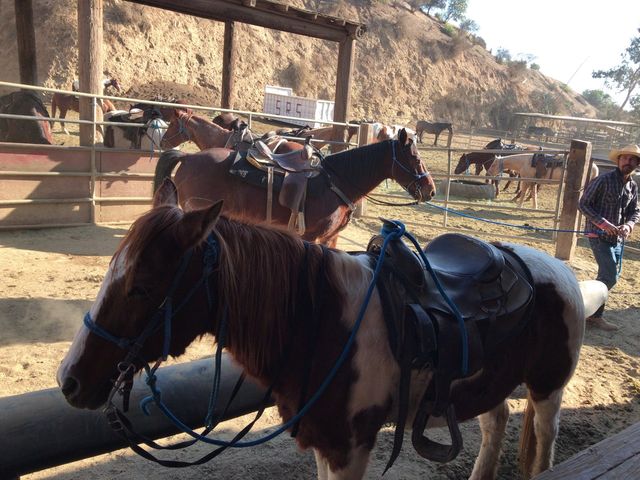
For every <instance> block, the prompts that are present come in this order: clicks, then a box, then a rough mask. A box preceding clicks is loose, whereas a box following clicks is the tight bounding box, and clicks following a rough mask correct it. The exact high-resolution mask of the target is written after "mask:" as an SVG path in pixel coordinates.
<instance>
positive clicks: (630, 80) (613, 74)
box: [591, 29, 640, 117]
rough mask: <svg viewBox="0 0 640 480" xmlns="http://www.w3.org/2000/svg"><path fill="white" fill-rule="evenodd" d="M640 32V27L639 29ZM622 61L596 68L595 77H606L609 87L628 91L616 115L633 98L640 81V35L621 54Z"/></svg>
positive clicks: (593, 73)
mask: <svg viewBox="0 0 640 480" xmlns="http://www.w3.org/2000/svg"><path fill="white" fill-rule="evenodd" d="M638 32H640V29H638ZM621 57H622V62H621V63H620V65H618V66H617V67H613V68H610V69H609V70H595V71H594V72H592V74H591V76H592V77H593V78H602V79H604V81H605V82H604V84H605V85H606V86H607V87H609V88H617V89H620V91H621V92H625V91H626V92H627V94H626V97H625V99H624V100H623V101H622V104H621V105H620V107H619V108H618V112H617V113H616V115H615V116H616V117H618V116H619V115H620V113H621V112H622V109H623V108H624V106H625V105H626V104H627V103H628V102H629V100H631V99H632V95H633V93H634V91H635V90H636V88H637V87H638V84H639V82H640V36H637V37H635V38H632V39H631V44H630V45H629V47H627V49H626V50H625V51H624V52H623V53H622V54H621Z"/></svg>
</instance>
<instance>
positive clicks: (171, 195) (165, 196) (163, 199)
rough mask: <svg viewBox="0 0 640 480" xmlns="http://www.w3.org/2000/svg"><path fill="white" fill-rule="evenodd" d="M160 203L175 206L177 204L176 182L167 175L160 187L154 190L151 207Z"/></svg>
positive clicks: (158, 205) (160, 204)
mask: <svg viewBox="0 0 640 480" xmlns="http://www.w3.org/2000/svg"><path fill="white" fill-rule="evenodd" d="M162 205H170V206H174V207H175V206H177V205H178V189H177V188H176V184H175V183H173V180H171V179H170V178H169V177H167V178H165V179H164V182H162V185H160V188H158V190H156V193H155V195H154V196H153V208H156V207H160V206H162Z"/></svg>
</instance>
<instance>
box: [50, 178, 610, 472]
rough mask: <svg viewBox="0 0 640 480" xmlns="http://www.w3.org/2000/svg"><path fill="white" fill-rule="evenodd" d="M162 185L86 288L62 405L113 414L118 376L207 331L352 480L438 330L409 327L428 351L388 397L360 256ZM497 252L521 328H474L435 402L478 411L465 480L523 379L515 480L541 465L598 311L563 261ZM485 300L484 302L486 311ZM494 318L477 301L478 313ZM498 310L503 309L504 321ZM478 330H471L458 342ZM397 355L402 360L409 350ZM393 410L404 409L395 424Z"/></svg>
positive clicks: (385, 303)
mask: <svg viewBox="0 0 640 480" xmlns="http://www.w3.org/2000/svg"><path fill="white" fill-rule="evenodd" d="M177 193H178V192H177V191H176V188H175V186H174V185H173V184H172V183H171V182H170V181H169V180H167V181H165V182H164V183H163V185H162V187H161V188H160V189H159V190H158V192H157V193H156V195H155V197H154V201H153V209H152V210H151V211H149V212H148V213H147V214H145V215H143V216H141V217H140V218H139V219H138V220H136V222H135V223H134V224H133V225H132V227H131V229H130V230H129V232H128V234H127V235H126V237H125V238H124V239H123V241H122V243H121V244H120V246H119V247H118V249H117V251H116V252H115V254H114V256H113V258H112V260H111V262H110V263H109V270H108V272H107V273H106V275H105V278H104V281H103V283H102V287H101V289H100V293H99V296H98V298H97V299H96V301H95V302H94V303H93V305H92V307H91V310H90V311H89V312H88V313H87V314H86V315H85V317H84V325H82V326H81V328H80V330H79V331H78V333H77V334H76V336H75V339H74V341H73V344H72V345H71V347H70V349H69V352H68V353H67V354H66V356H65V358H64V360H63V361H62V363H61V365H60V367H59V369H58V372H57V381H58V385H59V386H60V387H61V390H62V393H63V394H64V396H65V398H66V399H67V401H68V402H69V403H70V404H71V405H72V406H74V407H76V408H89V409H97V408H100V407H101V406H102V405H104V404H106V406H107V408H108V410H105V411H109V412H111V414H115V413H116V412H117V410H116V409H118V408H119V406H120V403H121V402H120V400H119V399H117V400H116V398H114V399H113V400H112V397H111V396H110V392H113V393H111V395H115V392H116V391H118V390H119V389H125V388H126V385H127V381H128V380H127V378H131V376H132V375H134V374H135V373H136V372H137V371H139V370H141V368H142V367H143V366H145V368H146V369H149V368H151V367H150V366H147V365H153V364H154V362H156V361H158V363H160V362H161V359H162V358H164V359H166V358H167V356H169V355H170V356H178V355H181V354H183V353H184V352H185V350H186V348H187V346H188V345H189V344H190V343H191V342H193V341H194V340H195V339H196V338H200V337H202V336H203V335H205V334H207V333H209V334H213V335H218V339H217V340H218V342H219V344H220V348H222V347H224V348H225V349H226V350H227V351H228V352H229V353H230V354H231V355H232V356H233V358H234V359H235V361H237V362H238V363H239V364H240V365H241V366H242V367H243V369H244V371H245V372H246V373H247V375H249V376H250V377H252V378H254V379H257V380H258V381H259V382H260V384H262V385H265V386H269V385H270V386H272V397H273V399H274V401H275V403H276V405H277V407H278V412H279V414H280V416H281V417H282V419H283V422H286V425H283V426H281V427H280V428H281V430H285V429H286V430H291V428H292V425H294V424H295V425H297V428H296V430H297V435H296V436H295V440H296V441H297V443H298V445H299V446H300V447H301V448H302V449H307V448H311V449H313V451H314V454H315V459H316V463H317V471H318V478H319V479H320V480H327V479H349V480H359V479H361V478H363V477H364V476H365V474H366V469H367V465H368V463H369V461H370V456H371V455H370V453H371V450H372V449H373V448H374V446H375V444H376V438H377V435H378V431H379V430H380V429H381V428H382V426H383V425H384V424H385V423H387V422H392V423H394V422H395V423H399V422H400V423H401V424H402V426H404V424H405V423H406V424H407V425H408V427H411V425H412V424H413V425H415V424H418V425H420V424H421V423H420V421H419V417H418V414H420V412H422V411H423V409H422V407H421V406H420V407H419V406H418V403H424V399H428V398H429V397H428V395H429V389H430V387H433V386H434V385H436V387H435V388H436V389H438V388H439V387H438V386H437V385H438V379H439V378H441V377H440V372H441V371H442V369H443V368H444V367H443V366H442V364H441V363H439V362H437V361H436V362H434V361H433V360H432V358H433V357H432V356H435V357H436V358H447V355H454V354H451V353H450V352H449V351H448V350H447V349H446V348H445V347H443V345H442V343H441V341H442V340H443V339H446V338H447V336H446V334H445V333H443V330H436V332H437V339H436V338H434V337H436V332H433V331H432V332H431V333H430V334H427V333H426V332H427V331H428V330H427V329H424V330H422V331H421V332H424V333H425V336H424V338H425V340H427V339H428V340H429V342H430V341H431V340H433V343H429V342H426V341H425V343H428V345H425V346H427V347H429V348H428V349H425V350H422V351H426V352H428V354H429V356H427V360H426V361H425V360H422V363H419V365H418V366H415V367H414V368H415V370H413V372H412V373H411V375H410V376H409V377H410V380H407V382H405V383H404V384H406V385H407V392H408V393H407V397H409V398H410V399H411V400H412V401H410V402H407V401H406V400H405V401H403V396H402V395H401V394H399V388H398V385H399V384H401V383H402V379H403V378H407V377H403V375H402V374H401V371H406V370H405V369H404V368H403V367H401V365H402V364H403V361H402V360H399V358H398V356H396V355H394V354H395V353H396V352H394V351H393V349H392V347H391V346H390V344H391V343H392V342H391V341H390V339H389V337H388V335H389V331H390V323H389V322H390V321H391V319H390V318H389V316H388V308H394V305H396V304H394V303H393V302H390V301H389V297H388V296H384V295H383V293H382V291H381V290H379V284H378V283H373V281H372V280H373V266H374V265H375V262H376V258H375V256H369V255H365V254H361V255H357V256H352V255H349V254H347V253H345V252H342V251H339V250H332V249H325V248H322V247H321V246H320V245H313V244H308V243H305V242H303V241H302V240H301V239H300V238H299V237H297V236H295V235H292V234H290V233H287V232H286V231H283V230H280V229H273V228H268V227H265V226H255V225H247V224H242V223H237V222H234V221H232V220H230V219H227V218H225V217H221V216H220V212H221V209H222V202H217V203H215V204H213V205H211V206H209V207H207V208H204V209H201V210H195V211H190V212H185V211H183V210H181V209H180V208H178V207H177ZM225 207H226V205H225ZM449 236H451V234H449ZM440 238H441V239H442V240H443V241H444V240H445V238H444V236H443V237H440ZM437 240H438V238H436V239H435V240H433V241H432V244H433V243H435V242H436V241H437ZM441 243H446V241H445V242H441ZM498 247H500V248H502V249H504V250H506V251H507V253H501V254H500V255H507V254H508V252H512V254H513V255H515V256H517V258H519V259H520V261H521V262H522V264H523V265H526V267H525V268H527V269H528V270H529V271H530V276H531V278H530V280H529V281H530V283H531V285H532V286H533V287H534V288H535V296H533V299H532V300H531V303H530V304H529V308H530V310H529V314H528V318H527V321H526V322H524V324H523V322H518V325H519V326H520V327H521V328H517V329H515V330H513V331H512V332H511V335H509V336H507V337H506V338H504V336H503V337H502V338H500V335H499V334H498V335H497V336H496V335H495V334H492V331H491V329H487V331H486V332H484V331H483V334H485V333H486V336H487V337H488V338H489V339H490V341H493V345H494V346H493V348H492V349H491V351H490V352H491V353H487V355H486V357H484V358H483V359H482V369H481V370H479V371H477V373H476V374H474V375H467V376H466V377H465V378H460V379H459V380H456V382H455V384H453V385H452V388H451V391H450V398H449V401H450V405H451V406H450V407H449V408H450V409H455V414H454V415H453V420H452V423H455V422H456V415H457V421H458V422H463V421H465V420H469V419H472V418H473V417H475V416H479V420H480V429H481V430H482V445H481V446H480V451H479V453H478V457H477V459H476V462H475V465H474V467H473V471H472V472H471V477H470V478H473V479H493V478H495V477H496V476H497V471H498V466H499V459H500V450H501V444H502V441H503V438H504V436H505V430H506V426H507V421H508V419H509V403H508V401H507V400H508V397H509V395H510V393H511V392H512V391H513V390H514V389H515V388H516V387H517V386H518V385H520V384H525V385H526V388H527V390H528V395H527V407H526V410H525V413H524V415H523V425H524V427H523V429H522V434H521V438H522V441H521V444H520V445H521V446H520V453H521V457H520V459H521V464H522V466H523V474H524V477H525V478H531V477H533V476H536V475H538V474H539V473H540V472H542V471H544V470H547V469H548V468H550V467H551V466H552V464H553V455H554V446H555V445H554V444H555V440H556V436H557V434H558V424H559V417H560V409H561V402H562V395H563V391H564V388H565V385H566V384H567V383H568V381H569V379H570V378H571V376H572V375H573V372H574V370H575V367H576V364H577V363H578V358H579V352H580V347H581V344H582V339H583V336H584V319H585V315H587V314H590V313H592V312H593V311H594V310H595V308H597V306H596V307H595V308H591V309H589V310H588V309H587V308H585V304H586V303H587V300H589V301H590V300H591V299H593V300H596V298H594V297H595V295H593V294H594V293H595V294H598V293H600V294H602V292H603V291H604V292H605V293H606V287H604V285H603V284H602V283H600V282H593V281H592V282H590V284H594V283H595V284H597V285H599V288H597V289H594V291H593V292H591V291H590V290H589V289H585V288H584V286H585V284H584V283H583V284H580V285H579V284H578V282H577V281H576V278H575V275H574V274H573V272H572V271H571V269H570V268H569V267H568V266H566V265H565V264H564V263H563V262H561V261H559V260H557V259H555V258H553V257H551V256H550V255H548V254H546V253H544V252H542V251H538V250H535V249H533V248H530V247H525V246H522V245H516V244H498V245H497V246H493V249H495V250H496V251H503V250H498ZM405 248H406V247H405ZM428 248H429V247H427V249H428ZM408 253H410V254H411V253H412V252H408ZM441 253H442V260H445V257H447V259H448V262H447V261H445V263H444V265H443V267H445V268H446V267H448V270H443V274H450V275H451V277H454V276H455V277H456V278H460V277H462V276H461V275H460V276H459V273H463V272H467V271H469V270H465V266H464V265H463V264H461V263H460V262H458V263H456V261H455V258H453V257H454V256H451V255H449V254H448V253H450V252H446V247H445V252H441ZM509 255H511V253H509ZM414 261H417V259H416V260H414ZM432 261H433V260H432ZM391 262H392V263H393V259H391ZM397 268H400V266H399V265H397ZM487 268H488V267H487ZM495 268H496V269H497V268H498V267H497V262H496V266H495ZM507 268H508V267H506V266H505V267H504V269H505V270H507ZM491 269H492V270H491V271H492V272H493V271H496V272H498V274H500V273H499V272H500V271H502V267H500V270H494V265H491ZM419 270H422V269H421V268H419ZM394 271H395V269H394ZM402 272H403V273H408V272H407V271H406V270H402ZM505 273H506V272H505ZM492 275H493V273H492ZM407 278H408V277H407ZM398 283H400V282H398ZM586 283H589V282H586ZM427 290H428V292H427V293H428V295H427V296H435V295H438V292H437V291H436V289H435V288H429V287H428V288H427ZM369 292H370V293H369ZM590 294H591V295H590ZM368 297H370V301H368V303H366V302H367V300H366V299H367V298H368ZM473 298H475V297H473ZM601 300H602V299H601V298H600V301H601ZM492 301H493V299H491V300H486V299H485V302H486V304H487V305H489V304H490V302H492ZM471 303H472V304H474V305H475V307H477V308H478V310H480V308H481V307H483V306H484V304H483V303H482V299H481V296H478V300H475V299H474V300H471ZM171 305H174V306H175V307H176V308H174V309H173V310H171ZM363 305H366V307H367V308H366V309H364V308H361V307H362V306H363ZM178 306H179V307H180V308H178ZM426 308H427V309H428V310H429V311H430V312H432V313H433V314H434V316H433V317H430V318H432V319H433V320H428V318H425V319H424V320H423V322H424V323H425V324H427V325H432V323H431V322H435V321H436V320H435V318H436V317H441V316H442V315H443V314H442V313H439V312H437V311H435V310H433V309H429V308H428V307H426ZM360 310H362V311H363V313H364V314H363V315H359V311H360ZM496 311H497V310H494V307H493V305H492V307H491V310H490V311H489V312H488V313H489V314H491V313H492V312H496ZM513 317H514V315H512V314H505V315H504V320H506V321H507V322H509V321H513ZM516 319H517V317H516ZM452 323H453V325H455V321H453V322H452ZM391 324H392V323H391ZM440 325H443V324H442V323H440ZM404 328H408V327H403V329H404ZM447 328H452V327H447ZM220 332H225V334H224V336H221V334H219V333H220ZM470 334H471V333H470ZM478 335H479V333H478V332H477V331H474V333H473V337H472V338H474V339H478ZM470 338H471V337H470ZM470 343H471V341H470ZM411 344H413V343H411ZM432 348H433V349H435V348H437V351H436V352H435V353H434V352H433V350H432ZM454 348H455V347H454ZM445 350H447V351H445ZM487 352H489V350H487ZM406 356H409V360H412V359H413V358H414V356H413V355H412V353H410V350H409V351H406ZM404 357H405V352H404V351H403V353H402V355H400V358H401V359H402V358H404ZM456 358H458V357H457V356H456ZM154 368H155V367H154ZM147 371H148V370H147ZM222 374H223V375H224V372H223V373H222ZM149 377H151V375H149ZM434 379H435V380H434ZM149 384H150V385H151V384H152V382H149ZM172 386H173V385H168V384H166V385H165V386H163V388H167V389H169V387H172ZM423 392H427V393H423ZM190 393H192V392H190ZM409 393H410V394H409ZM447 394H449V392H447ZM423 395H424V397H423ZM192 396H193V395H192ZM421 397H423V401H422V402H419V399H420V398H421ZM156 400H157V401H158V402H159V401H160V400H161V399H160V395H159V394H158V395H157V397H156ZM202 400H203V401H205V402H206V398H203V399H202ZM314 402H315V403H314ZM399 404H400V405H403V406H405V405H406V407H405V408H403V410H404V411H405V412H406V415H405V416H404V419H403V417H402V416H401V414H399V413H398V410H399V408H398V405H399ZM303 406H304V409H305V411H304V412H302V411H301V409H303ZM172 407H173V406H172V405H166V408H168V409H169V410H171V408H172ZM131 408H136V407H134V406H133V405H132V406H131ZM425 408H429V407H428V406H425ZM298 412H300V413H301V414H304V415H296V414H297V413H298ZM305 412H306V413H305ZM416 412H418V414H417V413H416ZM111 416H112V415H111ZM294 416H295V418H294ZM416 417H418V419H416V420H414V418H416ZM163 420H164V419H163ZM430 420H435V422H434V423H433V424H432V423H431V422H429V426H430V427H437V426H440V425H439V424H438V422H442V418H439V417H435V416H432V417H431V418H430ZM425 421H426V420H425ZM112 423H115V422H112ZM248 427H249V429H250V426H248ZM135 428H136V425H133V429H134V430H135ZM399 428H401V427H399ZM214 433H217V432H214ZM212 436H215V435H212ZM254 439H255V437H254V438H252V440H254ZM412 440H413V444H414V446H416V449H418V447H419V446H420V447H424V448H423V449H426V446H425V445H424V441H425V440H426V441H427V442H428V439H427V438H425V435H424V434H423V428H422V427H421V428H414V431H413V436H412ZM461 441H462V440H460V442H461ZM245 446H246V445H245ZM419 452H420V453H421V455H423V456H425V455H424V454H423V452H422V451H420V450H419ZM405 454H408V452H407V453H405ZM372 461H379V460H378V459H372ZM465 468H467V467H465ZM469 468H470V467H469ZM459 474H460V472H459ZM465 476H467V475H465Z"/></svg>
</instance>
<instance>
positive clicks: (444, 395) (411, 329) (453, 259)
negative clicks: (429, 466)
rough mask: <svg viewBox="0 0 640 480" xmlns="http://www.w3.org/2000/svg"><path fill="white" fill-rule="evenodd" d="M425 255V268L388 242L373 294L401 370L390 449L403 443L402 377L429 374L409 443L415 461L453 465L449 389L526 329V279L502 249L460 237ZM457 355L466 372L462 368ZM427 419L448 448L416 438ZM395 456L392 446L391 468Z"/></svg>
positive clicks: (377, 241) (529, 292)
mask: <svg viewBox="0 0 640 480" xmlns="http://www.w3.org/2000/svg"><path fill="white" fill-rule="evenodd" d="M383 243H384V237H383V236H376V237H373V238H372V239H371V241H370V242H369V246H368V247H367V252H368V253H369V254H370V255H371V256H372V262H373V261H374V260H376V261H377V258H378V257H379V255H380V254H381V250H382V246H383ZM424 254H425V257H426V259H427V264H425V263H424V261H423V260H422V259H421V258H420V256H419V255H418V254H416V253H414V252H413V251H412V250H411V249H409V248H408V247H407V246H406V245H405V243H404V242H403V241H402V240H400V239H394V240H392V241H390V242H388V243H387V246H386V249H385V259H384V263H383V267H382V270H381V274H380V276H379V278H378V281H377V287H378V292H379V294H380V297H381V300H382V304H383V310H384V315H385V323H386V325H387V330H388V334H389V344H390V347H391V350H392V351H393V352H394V355H395V357H396V360H397V361H398V363H399V364H400V368H401V380H400V394H399V398H400V405H399V412H400V413H399V419H398V423H397V426H396V443H397V444H401V442H402V440H401V435H402V431H403V428H404V421H406V418H405V419H404V421H403V419H402V417H403V415H405V416H406V409H407V405H406V401H407V399H408V398H409V393H408V389H409V378H410V373H409V372H410V371H411V370H420V369H431V370H433V377H432V381H431V383H430V387H429V388H428V389H427V391H426V392H425V394H424V396H423V398H422V400H421V402H420V406H419V408H418V413H417V415H416V417H415V419H414V423H413V436H412V441H413V445H414V448H415V449H416V451H417V452H418V453H419V454H420V455H422V456H424V457H425V458H429V459H431V460H435V461H440V462H446V461H449V460H452V459H453V458H455V456H456V455H457V454H458V452H459V450H460V448H461V446H462V440H461V436H460V432H459V430H458V427H457V422H456V420H455V411H454V409H453V405H452V404H451V402H450V401H449V394H450V389H451V382H453V381H454V380H456V379H460V378H465V377H467V376H470V375H473V374H474V373H475V372H477V371H479V370H480V369H481V368H482V367H483V365H484V363H485V361H486V359H488V358H491V356H492V355H493V354H494V352H495V349H496V347H497V346H499V345H501V344H502V343H503V342H505V341H507V340H508V339H509V338H511V337H512V336H513V335H516V334H518V333H520V332H521V330H522V329H523V328H524V327H525V326H526V324H527V322H528V320H529V317H530V307H531V305H532V299H533V296H534V290H533V280H532V278H531V275H530V273H529V271H528V269H527V268H526V266H525V265H524V264H523V263H522V261H521V260H520V259H519V258H518V257H517V256H515V255H514V254H513V253H512V252H510V251H509V250H508V249H506V248H501V247H499V246H497V245H494V244H490V243H487V242H484V241H482V240H479V239H477V238H474V237H470V236H467V235H461V234H457V233H447V234H444V235H441V236H439V237H436V238H435V239H433V240H432V241H431V242H430V243H429V245H428V246H427V247H426V248H425V249H424ZM452 305H453V306H455V308H454V307H453V306H452ZM465 339H466V340H465ZM463 350H464V351H465V353H466V356H467V364H466V365H463V363H462V358H463ZM431 415H435V416H444V417H446V420H447V424H448V426H449V430H450V433H451V438H452V445H442V444H439V443H437V442H433V441H431V440H429V439H428V438H426V437H425V436H424V435H423V432H424V429H425V427H426V424H427V421H428V418H429V416H431ZM398 431H400V433H398ZM397 450H398V448H396V445H394V453H393V454H392V459H391V460H390V463H392V462H393V459H395V456H397Z"/></svg>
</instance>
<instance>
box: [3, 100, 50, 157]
mask: <svg viewBox="0 0 640 480" xmlns="http://www.w3.org/2000/svg"><path fill="white" fill-rule="evenodd" d="M0 113H6V114H10V115H25V116H29V117H41V118H43V119H45V118H46V119H47V120H26V119H25V120H19V119H13V118H0V142H14V143H40V144H53V138H52V137H51V127H50V125H49V120H48V119H49V117H50V115H49V112H48V111H47V109H46V107H45V106H44V103H43V102H42V99H41V98H40V96H39V95H38V94H37V93H35V92H30V91H18V92H13V93H10V94H8V95H4V96H2V97H0Z"/></svg>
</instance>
